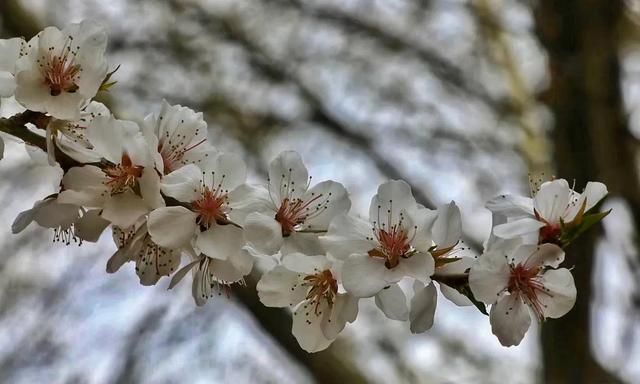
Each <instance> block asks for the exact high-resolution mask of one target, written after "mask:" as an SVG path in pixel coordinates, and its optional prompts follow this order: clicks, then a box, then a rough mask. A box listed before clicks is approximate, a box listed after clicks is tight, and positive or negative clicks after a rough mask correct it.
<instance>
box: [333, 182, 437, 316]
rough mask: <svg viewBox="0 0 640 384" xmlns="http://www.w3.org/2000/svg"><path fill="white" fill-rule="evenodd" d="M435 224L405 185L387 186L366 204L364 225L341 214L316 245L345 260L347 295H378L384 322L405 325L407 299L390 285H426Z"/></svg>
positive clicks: (432, 215)
mask: <svg viewBox="0 0 640 384" xmlns="http://www.w3.org/2000/svg"><path fill="white" fill-rule="evenodd" d="M435 219H436V212H435V211H431V210H428V209H425V208H421V207H419V206H418V204H417V203H416V201H415V199H414V198H413V196H412V194H411V188H410V187H409V185H408V184H407V183H405V182H404V181H389V182H386V183H384V184H382V185H380V187H379V188H378V194H377V195H375V196H374V197H373V199H372V200H371V206H370V209H369V222H367V221H364V220H362V219H359V218H354V217H350V216H347V215H340V216H338V217H336V218H335V219H334V220H333V221H332V222H331V225H330V226H329V231H328V233H327V235H326V236H321V237H320V240H321V241H322V243H323V244H324V246H325V247H326V249H327V252H328V253H329V254H331V255H332V256H334V257H336V258H338V259H340V260H345V263H344V266H343V269H342V279H343V285H344V287H345V289H346V290H347V292H349V293H351V294H353V295H354V296H356V297H370V296H374V295H377V297H376V304H378V306H379V307H380V308H381V309H382V310H383V311H384V312H385V314H386V315H387V316H388V317H390V318H392V319H398V320H406V319H407V318H408V310H407V309H406V307H407V305H406V298H405V296H404V293H403V292H402V290H401V289H400V288H399V287H397V285H396V284H395V283H397V282H398V281H400V280H401V279H402V278H404V277H413V278H415V279H418V280H420V281H423V282H425V283H428V282H429V281H430V278H429V277H430V276H431V275H432V274H433V272H434V264H435V263H434V260H433V257H432V256H431V255H430V253H429V250H430V249H431V247H432V239H431V227H432V226H433V223H434V221H435ZM385 287H388V288H386V289H385Z"/></svg>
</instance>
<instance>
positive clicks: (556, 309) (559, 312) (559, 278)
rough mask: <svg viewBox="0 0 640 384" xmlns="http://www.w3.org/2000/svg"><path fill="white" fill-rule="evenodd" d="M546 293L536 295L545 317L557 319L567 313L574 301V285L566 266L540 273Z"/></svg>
mask: <svg viewBox="0 0 640 384" xmlns="http://www.w3.org/2000/svg"><path fill="white" fill-rule="evenodd" d="M542 285H544V287H545V288H546V289H547V290H548V291H547V293H546V294H545V293H541V294H539V295H538V300H540V304H541V305H542V312H543V314H544V316H545V317H550V318H552V319H557V318H559V317H562V316H564V315H566V314H567V312H569V311H570V310H571V308H573V306H574V304H575V303H576V285H575V283H574V281H573V275H571V272H570V271H569V270H568V269H566V268H560V269H551V270H548V271H546V272H545V273H544V274H543V275H542Z"/></svg>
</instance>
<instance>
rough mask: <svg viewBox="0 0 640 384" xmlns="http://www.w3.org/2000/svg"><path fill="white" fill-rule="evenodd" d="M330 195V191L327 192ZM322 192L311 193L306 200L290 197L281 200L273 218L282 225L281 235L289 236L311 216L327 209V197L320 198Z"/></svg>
mask: <svg viewBox="0 0 640 384" xmlns="http://www.w3.org/2000/svg"><path fill="white" fill-rule="evenodd" d="M328 196H331V192H329V193H328ZM322 198H323V194H318V195H314V194H313V193H312V194H311V198H310V199H308V200H306V201H305V200H303V199H297V198H294V199H290V198H288V197H286V198H284V199H283V200H282V203H280V208H278V211H277V212H276V216H275V219H276V221H277V222H278V223H280V226H281V227H282V236H285V237H286V236H289V235H290V234H291V233H292V232H294V231H296V230H300V228H301V226H302V225H303V224H304V223H305V222H306V221H307V220H309V219H310V218H313V217H315V216H317V215H319V214H321V213H322V212H324V210H325V209H327V206H328V205H327V203H328V202H329V198H328V197H327V198H326V199H324V200H323V199H322Z"/></svg>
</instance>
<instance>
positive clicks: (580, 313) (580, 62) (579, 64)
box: [535, 0, 640, 383]
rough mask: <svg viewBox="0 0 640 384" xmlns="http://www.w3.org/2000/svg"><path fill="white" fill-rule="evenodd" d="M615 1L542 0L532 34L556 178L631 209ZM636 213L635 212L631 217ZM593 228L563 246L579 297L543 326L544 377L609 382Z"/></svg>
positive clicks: (618, 4) (632, 185) (633, 188)
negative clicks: (598, 332) (596, 301)
mask: <svg viewBox="0 0 640 384" xmlns="http://www.w3.org/2000/svg"><path fill="white" fill-rule="evenodd" d="M623 7H624V4H623V2H622V1H619V0H616V1H604V0H589V1H584V0H563V1H557V0H541V1H540V2H539V3H538V5H537V8H536V10H535V12H536V15H535V16H536V22H537V32H538V36H539V38H540V40H541V42H542V44H543V45H545V46H546V48H547V50H548V53H549V66H550V73H551V85H550V88H549V90H548V92H547V93H546V94H545V95H543V99H544V100H545V101H546V102H547V104H548V105H549V107H550V108H551V110H552V112H553V114H554V117H555V128H554V131H553V152H554V158H555V163H556V169H557V176H558V177H564V178H568V179H569V180H572V179H575V182H576V188H582V187H583V186H584V185H585V183H586V182H587V181H589V180H599V181H603V182H605V183H606V184H607V185H608V187H609V191H610V193H611V194H612V195H618V196H621V197H623V198H625V199H627V201H629V203H630V204H631V205H632V207H634V208H633V209H634V211H635V212H636V213H637V212H638V209H637V208H638V207H639V206H640V205H638V203H639V201H638V199H639V198H640V195H639V194H638V191H639V190H640V189H639V188H638V178H637V174H636V170H635V166H634V161H633V158H634V148H633V146H632V144H635V143H634V141H633V140H631V139H630V138H631V136H630V134H629V131H628V129H627V128H628V127H627V122H626V119H625V116H624V112H623V102H622V97H621V91H620V63H619V60H618V47H617V41H618V36H617V26H618V25H619V23H620V21H621V18H622V17H623ZM636 217H638V215H636ZM597 236H598V234H597V233H591V234H589V235H588V236H584V237H583V238H581V239H580V241H579V242H576V243H575V244H573V245H572V246H571V247H569V249H567V265H569V266H572V265H575V269H574V270H573V273H574V277H575V281H576V287H577V289H578V299H577V302H576V305H575V307H574V308H573V310H572V311H571V312H569V314H568V315H567V316H565V317H563V318H562V319H559V320H553V321H550V322H548V323H546V324H544V325H543V327H542V345H543V352H544V353H543V359H544V382H546V383H615V382H618V379H617V378H616V377H615V376H613V375H612V374H611V373H609V372H607V371H606V370H605V369H604V368H603V367H602V366H601V365H600V364H599V362H598V361H597V360H596V358H595V357H594V350H593V346H592V345H590V330H591V329H593V328H594V327H593V324H592V321H591V318H590V311H591V310H592V309H596V308H591V303H592V298H593V292H594V289H593V288H594V287H592V267H593V260H594V245H595V241H596V238H597Z"/></svg>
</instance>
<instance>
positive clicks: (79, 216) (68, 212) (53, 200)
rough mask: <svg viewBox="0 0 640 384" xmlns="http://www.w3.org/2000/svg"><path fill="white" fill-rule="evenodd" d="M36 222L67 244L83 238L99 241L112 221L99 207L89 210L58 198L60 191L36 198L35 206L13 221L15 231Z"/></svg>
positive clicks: (12, 227) (12, 229)
mask: <svg viewBox="0 0 640 384" xmlns="http://www.w3.org/2000/svg"><path fill="white" fill-rule="evenodd" d="M34 221H35V222H36V223H37V224H38V225H40V226H41V227H45V228H51V229H53V231H54V236H53V241H54V242H55V241H59V242H62V243H65V244H66V245H69V244H71V242H72V241H73V242H76V243H78V245H80V244H81V243H82V241H90V242H96V241H98V238H99V237H100V235H101V234H102V232H103V231H104V230H105V229H106V228H107V226H108V225H109V222H108V221H106V220H104V219H102V218H101V217H100V216H99V211H98V210H91V211H86V210H84V209H82V208H81V207H79V206H77V205H73V204H62V203H60V202H58V200H57V195H55V194H54V195H51V196H48V197H46V198H45V199H44V200H39V201H36V203H35V204H34V205H33V208H31V209H28V210H26V211H23V212H20V214H18V216H17V217H16V219H15V220H14V222H13V224H12V225H11V231H12V232H13V233H19V232H22V231H23V230H24V229H25V228H26V227H27V226H28V225H29V224H31V223H32V222H34Z"/></svg>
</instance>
